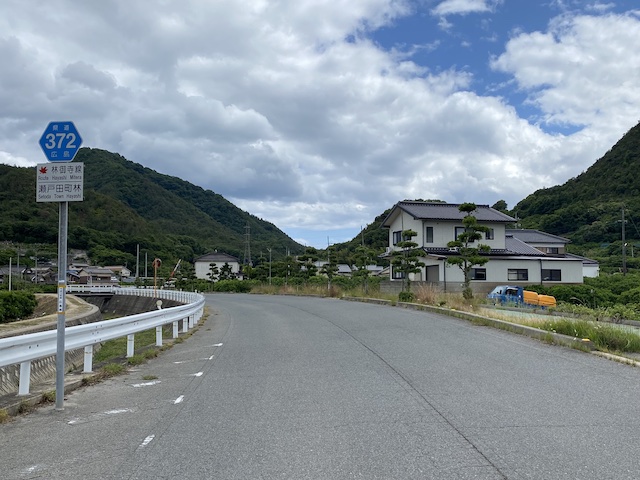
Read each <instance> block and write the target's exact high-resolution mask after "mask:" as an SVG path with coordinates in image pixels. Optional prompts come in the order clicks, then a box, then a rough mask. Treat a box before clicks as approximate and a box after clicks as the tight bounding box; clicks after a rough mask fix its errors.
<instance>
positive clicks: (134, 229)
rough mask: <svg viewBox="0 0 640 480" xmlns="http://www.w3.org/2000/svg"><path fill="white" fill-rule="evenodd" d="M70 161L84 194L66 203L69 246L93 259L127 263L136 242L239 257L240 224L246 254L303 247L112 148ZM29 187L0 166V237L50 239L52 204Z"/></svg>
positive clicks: (54, 223)
mask: <svg viewBox="0 0 640 480" xmlns="http://www.w3.org/2000/svg"><path fill="white" fill-rule="evenodd" d="M74 161H76V162H84V164H85V177H84V193H85V199H84V201H83V202H70V203H69V234H68V243H69V248H70V249H75V248H77V249H85V250H88V251H89V254H90V256H91V257H92V259H93V260H94V261H95V262H96V263H102V264H119V263H125V262H126V263H128V264H129V265H133V262H134V261H135V254H136V249H137V245H140V249H141V251H143V252H148V253H149V255H151V256H153V257H156V256H157V257H160V258H162V259H164V260H166V261H167V265H169V264H171V263H173V262H174V261H175V260H177V259H179V258H182V259H184V260H185V261H190V260H191V259H193V258H194V257H196V256H198V255H201V254H204V253H206V252H210V251H212V250H214V249H218V250H219V251H224V252H226V253H229V254H232V255H235V256H237V257H239V258H240V259H241V260H242V259H243V256H244V246H245V238H246V237H245V234H246V232H247V230H246V228H245V227H246V226H247V225H248V226H249V227H250V230H249V231H250V234H251V252H252V256H253V257H255V256H257V254H259V253H260V251H266V249H267V248H268V247H272V246H277V247H281V248H279V250H282V251H284V249H285V248H286V247H288V248H290V250H291V251H292V252H298V251H302V250H303V247H302V246H301V245H299V244H297V243H296V242H294V241H293V240H292V239H291V238H289V237H288V236H287V235H286V234H285V233H284V232H282V231H281V230H279V229H278V228H277V227H276V226H275V225H273V224H272V223H269V222H266V221H264V220H261V219H259V218H257V217H255V216H254V215H251V214H249V213H247V212H244V211H242V210H240V209H239V208H237V207H236V206H235V205H233V204H232V203H231V202H229V201H227V200H226V199H225V198H223V197H222V196H221V195H218V194H216V193H214V192H212V191H210V190H204V189H202V188H200V187H197V186H195V185H192V184H190V183H188V182H186V181H184V180H181V179H179V178H176V177H170V176H167V175H162V174H159V173H157V172H155V171H154V170H151V169H149V168H145V167H143V166H142V165H139V164H136V163H134V162H131V161H128V160H127V159H125V158H124V157H122V156H120V155H118V154H115V153H110V152H107V151H104V150H99V149H88V148H83V149H81V150H80V151H79V152H78V155H77V157H76V159H75V160H74ZM35 191H36V174H35V170H34V169H33V168H18V167H12V166H8V165H0V205H2V208H1V209H0V241H11V242H19V243H23V244H34V243H39V244H53V245H55V244H56V242H57V236H58V204H57V203H36V201H35ZM274 253H275V249H274Z"/></svg>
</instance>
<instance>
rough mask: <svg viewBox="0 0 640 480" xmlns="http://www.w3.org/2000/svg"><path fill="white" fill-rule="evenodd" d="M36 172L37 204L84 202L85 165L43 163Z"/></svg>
mask: <svg viewBox="0 0 640 480" xmlns="http://www.w3.org/2000/svg"><path fill="white" fill-rule="evenodd" d="M36 171H37V182H36V202H81V201H83V200H84V163H75V162H74V163H61V162H60V163H41V164H39V165H36Z"/></svg>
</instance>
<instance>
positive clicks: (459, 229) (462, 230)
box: [454, 227, 473, 243]
mask: <svg viewBox="0 0 640 480" xmlns="http://www.w3.org/2000/svg"><path fill="white" fill-rule="evenodd" d="M466 232H467V229H466V228H465V227H456V238H454V240H460V235H462V234H463V233H466ZM469 233H473V231H472V230H469ZM469 243H473V240H471V241H470V242H469Z"/></svg>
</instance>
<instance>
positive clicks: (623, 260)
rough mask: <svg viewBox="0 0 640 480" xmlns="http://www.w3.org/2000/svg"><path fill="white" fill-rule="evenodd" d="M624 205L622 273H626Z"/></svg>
mask: <svg viewBox="0 0 640 480" xmlns="http://www.w3.org/2000/svg"><path fill="white" fill-rule="evenodd" d="M624 224H625V219H624V206H623V207H622V275H626V274H627V242H626V240H625V226H624Z"/></svg>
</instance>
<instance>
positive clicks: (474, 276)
mask: <svg viewBox="0 0 640 480" xmlns="http://www.w3.org/2000/svg"><path fill="white" fill-rule="evenodd" d="M486 279H487V269H486V268H472V269H471V280H486Z"/></svg>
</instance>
